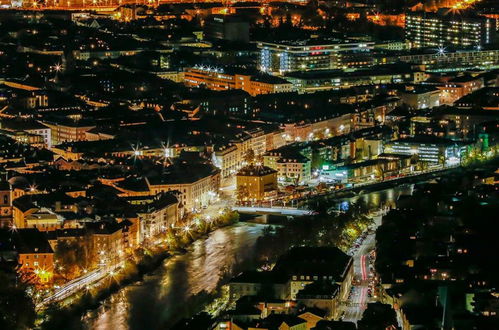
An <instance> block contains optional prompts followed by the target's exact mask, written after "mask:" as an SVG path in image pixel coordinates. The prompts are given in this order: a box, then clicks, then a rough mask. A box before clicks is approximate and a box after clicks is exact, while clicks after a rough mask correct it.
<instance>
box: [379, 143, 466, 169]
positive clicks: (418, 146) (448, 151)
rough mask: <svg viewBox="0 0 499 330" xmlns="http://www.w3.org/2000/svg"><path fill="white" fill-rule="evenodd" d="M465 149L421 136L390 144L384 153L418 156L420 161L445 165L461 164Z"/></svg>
mask: <svg viewBox="0 0 499 330" xmlns="http://www.w3.org/2000/svg"><path fill="white" fill-rule="evenodd" d="M463 151H464V147H463V146H462V145H459V144H457V143H455V142H454V141H451V140H447V139H442V138H437V137H434V136H420V137H417V138H406V139H399V140H395V141H391V142H388V143H387V144H385V146H384V152H385V153H388V154H395V155H410V156H413V155H414V156H416V157H417V158H418V160H419V161H423V162H428V163H438V164H445V165H452V164H459V162H460V159H461V153H462V152H463Z"/></svg>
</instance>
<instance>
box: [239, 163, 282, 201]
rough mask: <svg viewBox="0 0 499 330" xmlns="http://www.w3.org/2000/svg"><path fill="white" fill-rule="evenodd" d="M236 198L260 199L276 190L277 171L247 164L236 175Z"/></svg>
mask: <svg viewBox="0 0 499 330" xmlns="http://www.w3.org/2000/svg"><path fill="white" fill-rule="evenodd" d="M236 182H237V184H236V185H237V194H238V199H239V200H241V201H251V200H253V201H260V200H263V199H265V197H268V196H270V195H272V194H274V193H276V192H277V171H276V170H274V169H272V168H270V167H267V166H262V165H248V166H246V167H243V168H242V169H240V170H239V172H238V173H237V176H236Z"/></svg>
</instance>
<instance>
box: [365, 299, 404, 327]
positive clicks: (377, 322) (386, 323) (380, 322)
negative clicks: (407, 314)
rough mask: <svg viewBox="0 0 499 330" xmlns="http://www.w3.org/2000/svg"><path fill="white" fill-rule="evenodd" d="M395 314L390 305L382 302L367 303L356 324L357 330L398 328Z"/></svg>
mask: <svg viewBox="0 0 499 330" xmlns="http://www.w3.org/2000/svg"><path fill="white" fill-rule="evenodd" d="M397 324H398V323H397V316H396V314H395V311H394V310H393V309H392V308H391V306H390V305H385V304H382V303H374V304H368V305H367V309H366V310H365V312H364V315H363V316H362V320H360V321H359V322H358V324H357V326H358V329H359V330H364V329H365V330H368V329H369V330H378V329H379V330H385V329H388V328H393V329H398V327H397Z"/></svg>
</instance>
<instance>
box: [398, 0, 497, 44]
mask: <svg viewBox="0 0 499 330" xmlns="http://www.w3.org/2000/svg"><path fill="white" fill-rule="evenodd" d="M405 36H406V38H407V39H408V40H409V41H410V42H411V43H412V46H413V47H416V48H420V47H446V46H454V47H460V48H468V47H482V46H484V45H486V44H490V43H492V42H494V41H495V39H496V22H495V20H494V19H491V18H487V17H483V16H475V15H471V14H469V13H467V12H466V13H463V12H460V13H455V12H454V11H452V10H451V9H450V8H441V9H439V10H438V12H436V13H433V12H426V11H417V12H408V13H406V25H405Z"/></svg>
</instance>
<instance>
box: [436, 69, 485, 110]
mask: <svg viewBox="0 0 499 330" xmlns="http://www.w3.org/2000/svg"><path fill="white" fill-rule="evenodd" d="M483 87H484V81H483V78H482V77H473V76H470V75H463V76H458V77H455V78H451V79H448V80H447V81H446V82H445V85H444V86H438V89H440V90H441V91H442V93H441V94H440V103H441V104H453V103H454V102H456V101H457V100H459V99H460V98H462V97H463V96H465V95H468V94H471V93H473V92H475V91H477V90H479V89H480V88H483Z"/></svg>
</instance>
